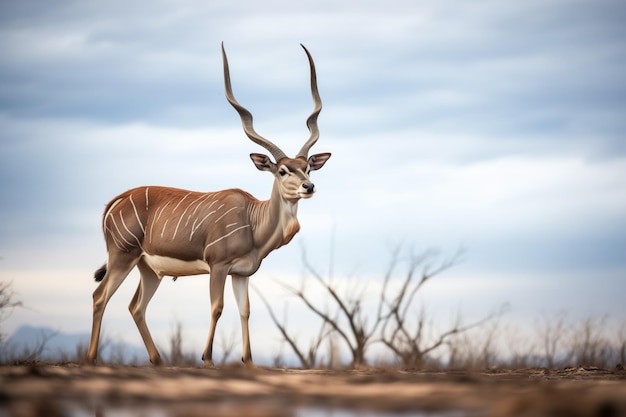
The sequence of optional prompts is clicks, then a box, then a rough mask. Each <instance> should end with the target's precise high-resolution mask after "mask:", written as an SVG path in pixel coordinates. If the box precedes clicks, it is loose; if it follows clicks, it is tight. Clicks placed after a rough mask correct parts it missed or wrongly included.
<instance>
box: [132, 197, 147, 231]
mask: <svg viewBox="0 0 626 417" xmlns="http://www.w3.org/2000/svg"><path fill="white" fill-rule="evenodd" d="M130 204H131V205H132V206H133V211H134V212H135V217H136V218H137V223H139V227H140V228H141V231H142V232H143V234H144V236H145V234H146V229H144V227H143V224H141V220H139V213H137V207H135V202H134V201H133V195H132V194H131V195H130Z"/></svg>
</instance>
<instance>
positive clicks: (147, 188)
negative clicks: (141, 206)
mask: <svg viewBox="0 0 626 417" xmlns="http://www.w3.org/2000/svg"><path fill="white" fill-rule="evenodd" d="M149 189H150V187H146V211H148V190H149Z"/></svg>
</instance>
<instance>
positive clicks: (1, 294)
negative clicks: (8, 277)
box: [0, 282, 24, 343]
mask: <svg viewBox="0 0 626 417" xmlns="http://www.w3.org/2000/svg"><path fill="white" fill-rule="evenodd" d="M23 306H24V305H23V304H22V302H21V301H16V300H15V292H13V289H12V288H11V283H10V282H0V323H2V322H3V321H4V320H6V319H7V317H9V315H10V314H11V313H12V312H13V309H15V308H16V307H23ZM4 339H5V335H4V333H2V332H0V343H2V342H4Z"/></svg>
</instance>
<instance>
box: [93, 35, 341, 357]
mask: <svg viewBox="0 0 626 417" xmlns="http://www.w3.org/2000/svg"><path fill="white" fill-rule="evenodd" d="M302 47H303V48H304V51H305V52H306V55H307V57H308V60H309V67H310V71H311V92H312V95H313V102H314V110H313V112H312V113H311V115H310V116H309V118H308V119H307V121H306V124H307V127H308V129H309V131H310V137H309V139H308V140H307V141H306V143H305V144H304V145H303V146H302V149H300V151H299V152H298V154H297V155H296V157H295V158H289V157H287V156H286V155H285V153H284V152H283V151H282V150H281V149H280V148H279V147H278V146H276V145H275V144H274V143H272V142H271V141H269V140H267V139H265V138H263V137H262V136H261V135H259V134H258V133H257V132H256V131H255V130H254V127H253V123H252V114H251V113H250V112H249V111H248V110H247V109H246V108H244V107H243V106H241V105H240V104H239V103H238V102H237V100H236V99H235V97H234V95H233V92H232V87H231V83H230V73H229V69H228V60H227V57H226V52H225V51H224V46H223V45H222V59H223V63H224V84H225V90H226V98H227V100H228V102H229V103H230V104H231V105H232V106H233V107H234V108H235V110H237V112H238V113H239V116H240V117H241V122H242V125H243V129H244V132H245V134H246V135H247V136H248V137H249V138H250V139H251V140H252V141H253V142H255V143H257V144H259V145H261V146H262V147H264V148H265V149H266V150H267V151H268V152H269V153H270V154H271V155H272V156H273V158H274V161H272V159H271V158H270V157H268V156H266V155H263V154H258V153H253V154H251V155H250V157H251V159H252V161H253V163H254V165H255V166H256V167H257V168H258V169H259V170H261V171H269V172H271V173H272V174H273V175H274V185H273V189H272V194H271V196H270V198H269V200H266V201H259V200H257V199H256V198H254V197H253V196H252V195H250V194H248V193H247V192H245V191H243V190H240V189H227V190H222V191H217V192H209V193H202V192H194V191H187V190H181V189H176V188H169V187H158V186H150V187H139V188H134V189H132V190H129V191H126V192H125V193H123V194H120V195H119V196H117V197H115V198H114V199H113V200H112V201H111V202H110V203H109V204H108V205H107V206H106V208H105V210H104V216H103V219H102V227H103V232H104V238H105V241H106V247H107V252H108V259H107V262H106V264H105V265H104V266H102V268H100V269H99V270H98V271H96V273H95V279H96V281H101V282H100V284H99V285H98V287H97V288H96V290H95V291H94V293H93V327H92V331H91V340H90V342H89V350H88V351H87V361H88V362H89V363H95V362H96V359H97V356H98V343H99V338H100V328H101V324H102V316H103V314H104V310H105V307H106V305H107V302H108V301H109V299H110V298H111V296H112V295H113V293H114V292H115V291H116V290H117V289H118V287H119V286H120V284H121V283H122V281H124V279H125V278H126V276H127V275H128V274H129V272H130V271H131V270H132V269H133V268H134V267H135V266H136V267H137V268H138V269H139V272H140V275H141V278H140V282H139V286H138V288H137V291H136V292H135V295H134V296H133V299H132V301H131V302H130V305H129V309H130V312H131V314H132V316H133V319H134V320H135V323H136V324H137V328H138V329H139V333H140V334H141V337H142V339H143V341H144V343H145V345H146V349H147V350H148V354H149V356H150V361H151V362H152V363H153V364H161V363H162V360H161V356H160V355H159V352H158V350H157V348H156V346H155V345H154V342H153V340H152V336H151V335H150V332H149V330H148V327H147V325H146V318H145V312H146V307H147V305H148V303H149V302H150V299H151V298H152V296H153V295H154V293H155V291H156V290H157V288H158V287H159V284H160V283H161V279H162V278H163V277H164V276H172V277H175V278H176V277H180V276H187V275H196V274H210V298H211V325H210V329H209V337H208V340H207V343H206V347H205V349H204V352H203V354H202V360H203V361H204V363H205V364H206V365H207V366H212V365H213V360H212V351H213V338H214V336H215V327H216V325H217V321H218V319H219V318H220V315H221V313H222V309H223V306H224V284H225V281H226V276H227V275H230V276H231V277H232V286H233V292H234V294H235V298H236V301H237V305H238V308H239V313H240V317H241V330H242V344H243V354H242V360H243V362H244V363H245V364H246V365H248V366H251V365H253V363H252V354H251V352H250V335H249V330H248V318H249V316H250V303H249V298H248V279H249V277H250V275H252V274H254V273H255V272H256V271H257V270H258V269H259V266H260V265H261V261H263V259H264V258H265V257H266V256H267V255H268V254H269V253H270V252H271V251H273V250H274V249H277V248H279V247H281V246H283V245H285V244H287V243H289V241H291V239H292V238H293V236H294V235H295V234H296V233H297V232H298V230H299V229H300V225H299V223H298V219H297V210H298V201H299V200H300V199H301V198H310V197H311V196H312V195H313V193H314V192H315V188H314V186H313V183H312V182H311V180H310V178H309V173H310V171H315V170H318V169H320V168H322V166H323V165H324V163H325V162H326V161H327V160H328V158H330V153H320V154H316V155H312V156H310V157H309V156H308V153H309V149H310V148H311V147H312V146H313V145H314V144H315V142H317V140H318V138H319V129H318V127H317V117H318V115H319V113H320V111H321V109H322V102H321V100H320V96H319V93H318V89H317V78H316V73H315V64H314V63H313V58H312V57H311V54H310V53H309V51H308V50H307V49H306V48H305V47H304V46H302Z"/></svg>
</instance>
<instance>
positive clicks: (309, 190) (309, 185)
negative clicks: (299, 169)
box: [302, 182, 315, 194]
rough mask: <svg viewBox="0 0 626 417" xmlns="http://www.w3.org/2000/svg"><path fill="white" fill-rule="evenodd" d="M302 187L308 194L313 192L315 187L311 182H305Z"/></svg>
mask: <svg viewBox="0 0 626 417" xmlns="http://www.w3.org/2000/svg"><path fill="white" fill-rule="evenodd" d="M302 187H304V189H305V190H306V192H307V193H308V194H311V193H312V192H313V189H314V188H315V184H313V183H312V182H305V183H304V184H302Z"/></svg>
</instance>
